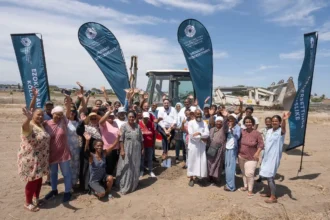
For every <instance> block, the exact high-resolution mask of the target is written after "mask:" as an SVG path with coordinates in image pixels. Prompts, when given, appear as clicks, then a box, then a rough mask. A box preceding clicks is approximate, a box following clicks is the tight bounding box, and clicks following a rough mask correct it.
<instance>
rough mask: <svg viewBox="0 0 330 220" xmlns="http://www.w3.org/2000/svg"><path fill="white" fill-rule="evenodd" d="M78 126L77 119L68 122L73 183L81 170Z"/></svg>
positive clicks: (75, 182) (74, 183)
mask: <svg viewBox="0 0 330 220" xmlns="http://www.w3.org/2000/svg"><path fill="white" fill-rule="evenodd" d="M77 126H78V122H77V121H71V120H70V121H69V123H68V142H69V147H70V152H71V161H70V165H71V173H72V184H73V185H76V184H77V181H78V177H79V171H80V144H79V136H78V135H77V132H76V129H77Z"/></svg>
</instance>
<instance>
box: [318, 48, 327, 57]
mask: <svg viewBox="0 0 330 220" xmlns="http://www.w3.org/2000/svg"><path fill="white" fill-rule="evenodd" d="M316 56H320V57H330V50H328V49H321V50H320V51H319V52H317V55H316Z"/></svg>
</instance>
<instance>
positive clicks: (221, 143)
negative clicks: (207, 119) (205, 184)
mask: <svg viewBox="0 0 330 220" xmlns="http://www.w3.org/2000/svg"><path fill="white" fill-rule="evenodd" d="M223 116H224V117H225V118H223V117H221V116H217V117H216V119H215V127H213V128H211V130H210V139H209V148H208V150H207V167H208V176H209V181H210V182H211V183H218V182H219V179H220V176H221V173H222V169H223V163H224V159H225V158H224V154H225V149H226V133H227V130H228V126H227V117H226V116H227V113H224V115H223Z"/></svg>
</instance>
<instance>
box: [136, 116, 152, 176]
mask: <svg viewBox="0 0 330 220" xmlns="http://www.w3.org/2000/svg"><path fill="white" fill-rule="evenodd" d="M139 125H140V128H141V131H142V135H143V145H144V155H142V157H141V173H140V176H143V170H144V158H145V157H146V158H147V163H148V169H149V174H150V176H151V177H156V175H155V174H154V173H153V172H152V157H153V148H154V137H155V134H156V130H155V126H154V123H153V122H152V121H151V120H150V114H149V112H143V119H142V120H140V122H139Z"/></svg>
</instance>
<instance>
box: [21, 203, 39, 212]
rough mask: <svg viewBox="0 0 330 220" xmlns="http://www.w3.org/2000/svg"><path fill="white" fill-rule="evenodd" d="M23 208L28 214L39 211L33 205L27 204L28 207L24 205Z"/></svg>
mask: <svg viewBox="0 0 330 220" xmlns="http://www.w3.org/2000/svg"><path fill="white" fill-rule="evenodd" d="M24 208H25V209H26V210H28V211H30V212H37V211H39V210H40V209H39V208H38V207H37V206H34V205H33V204H29V205H26V204H24Z"/></svg>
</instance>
